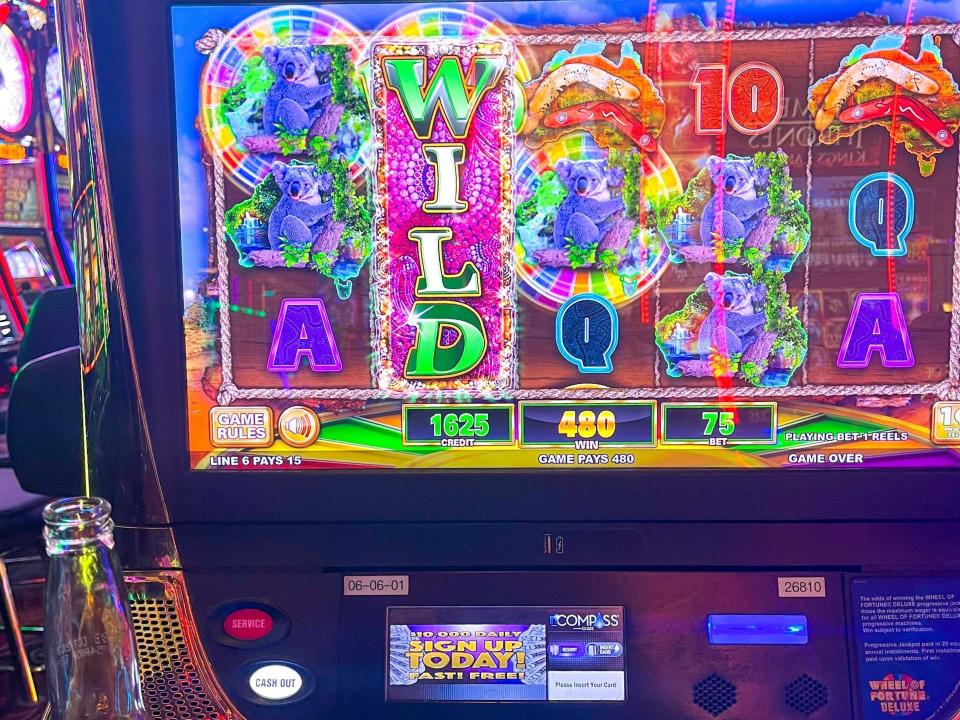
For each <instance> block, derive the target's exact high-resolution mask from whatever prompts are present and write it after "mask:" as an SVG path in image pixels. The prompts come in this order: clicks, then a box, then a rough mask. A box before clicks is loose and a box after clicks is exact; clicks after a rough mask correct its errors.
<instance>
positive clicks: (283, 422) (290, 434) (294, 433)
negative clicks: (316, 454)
mask: <svg viewBox="0 0 960 720" xmlns="http://www.w3.org/2000/svg"><path fill="white" fill-rule="evenodd" d="M277 434H279V435H280V439H281V440H283V441H284V442H285V443H286V444H287V445H290V446H291V447H295V448H305V447H309V446H310V445H313V443H314V442H316V440H317V436H319V435H320V418H318V417H317V414H316V413H315V412H314V411H313V410H311V409H310V408H307V407H302V406H300V405H294V406H293V407H288V408H287V409H286V410H284V411H283V412H282V413H280V419H279V420H278V421H277Z"/></svg>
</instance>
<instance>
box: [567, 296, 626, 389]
mask: <svg viewBox="0 0 960 720" xmlns="http://www.w3.org/2000/svg"><path fill="white" fill-rule="evenodd" d="M556 341H557V350H559V351H560V354H561V355H562V356H563V358H564V360H566V361H567V362H569V363H570V364H571V365H574V366H575V367H576V368H577V370H579V371H580V372H581V373H608V372H611V371H613V359H612V358H613V353H614V351H615V350H616V349H617V344H618V343H619V341H620V318H619V316H618V315H617V311H616V309H615V308H614V307H613V304H612V303H611V302H610V301H609V300H607V299H606V298H605V297H602V296H600V295H597V294H595V293H584V294H583V295H575V296H574V297H572V298H570V299H569V300H567V301H566V302H565V303H564V304H563V305H561V306H560V310H559V311H558V312H557V322H556Z"/></svg>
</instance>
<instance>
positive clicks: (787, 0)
mask: <svg viewBox="0 0 960 720" xmlns="http://www.w3.org/2000/svg"><path fill="white" fill-rule="evenodd" d="M728 2H729V4H730V5H732V6H733V10H734V20H735V21H737V22H755V23H778V24H804V25H808V24H814V23H820V22H831V21H837V20H843V19H846V18H850V17H852V16H854V15H856V14H857V13H860V12H872V13H876V14H878V15H885V16H887V17H889V18H890V21H891V22H892V23H895V24H901V23H904V22H907V19H908V15H912V21H914V22H915V21H917V20H918V19H919V18H922V17H925V16H937V17H941V18H944V19H946V20H950V21H952V22H960V0H912V1H911V0H815V1H814V2H804V1H803V0H728ZM728 2H719V3H718V2H703V1H702V0H685V1H680V2H657V1H656V0H649V2H632V1H630V0H613V1H611V2H600V1H597V0H540V1H538V2H495V3H391V4H386V3H369V4H350V3H324V4H323V7H324V9H325V10H327V11H329V12H334V13H336V14H338V15H340V16H341V17H343V18H344V19H345V20H347V21H348V22H350V23H352V24H353V25H354V26H356V27H358V28H359V29H361V30H367V31H373V30H376V29H377V28H378V27H381V26H383V25H384V24H386V22H387V21H388V20H390V19H392V18H393V17H395V16H398V15H403V14H406V13H407V12H410V11H411V10H413V9H415V8H417V7H437V6H440V7H450V8H461V9H469V10H471V11H473V12H475V13H477V14H479V15H488V14H491V13H495V14H496V15H498V16H500V17H502V18H503V19H504V20H506V21H507V22H510V23H513V24H517V25H530V26H537V25H542V24H555V23H560V24H592V23H602V22H610V21H613V20H618V19H623V18H639V17H644V16H646V15H647V13H648V12H649V11H650V9H651V7H652V8H654V9H655V10H656V12H658V13H665V14H667V15H669V16H671V17H682V16H685V15H695V16H697V17H699V18H700V19H701V20H702V21H703V22H704V23H705V24H710V22H711V21H712V20H713V19H714V18H716V17H717V16H718V15H720V16H721V17H722V16H723V15H724V14H725V13H726V12H727V11H728V7H729V6H728ZM267 7H270V6H267V5H220V6H209V5H207V6H200V5H182V6H175V7H174V8H173V9H172V11H171V12H172V19H173V22H172V27H173V44H174V54H173V56H174V77H175V97H176V118H177V150H178V156H179V162H178V174H179V182H180V224H181V245H182V250H181V251H182V259H183V280H184V290H185V291H187V292H189V291H190V289H191V288H192V287H193V286H194V285H195V280H196V275H197V273H198V272H199V271H200V270H202V269H203V268H204V266H205V264H206V252H207V239H206V235H205V233H206V229H207V223H208V220H209V215H208V212H207V198H206V197H205V192H204V187H205V182H204V177H203V169H202V166H201V163H200V140H199V137H198V135H197V131H196V128H195V122H196V118H197V115H198V112H199V95H200V92H199V87H200V73H201V70H202V68H203V63H204V61H205V60H206V58H205V57H204V56H203V55H201V54H200V53H199V52H197V51H196V50H195V49H194V42H196V40H197V39H198V38H199V37H200V36H201V35H203V33H204V31H206V30H207V29H209V28H222V29H229V28H231V27H233V26H234V25H236V24H238V23H239V22H241V21H242V20H243V19H244V18H246V17H247V16H248V15H252V14H253V13H255V12H258V11H259V10H262V9H265V8H267ZM272 7H276V5H275V4H274V5H272Z"/></svg>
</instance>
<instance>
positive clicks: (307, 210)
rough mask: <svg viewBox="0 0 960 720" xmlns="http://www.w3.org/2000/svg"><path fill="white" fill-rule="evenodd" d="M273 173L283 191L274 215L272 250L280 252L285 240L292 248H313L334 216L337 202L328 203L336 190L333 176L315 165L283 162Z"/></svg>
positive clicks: (269, 230) (270, 232)
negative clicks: (306, 246) (296, 246)
mask: <svg viewBox="0 0 960 720" xmlns="http://www.w3.org/2000/svg"><path fill="white" fill-rule="evenodd" d="M270 171H271V173H272V174H273V177H274V179H275V180H276V181H277V185H279V186H280V190H281V191H282V192H283V195H282V196H281V197H280V200H279V201H278V202H277V204H276V206H275V207H274V208H273V211H272V212H271V213H270V222H269V224H268V226H267V234H268V237H269V238H270V247H271V248H273V249H274V250H279V249H280V245H281V242H282V241H283V240H284V239H285V240H286V242H287V243H289V244H291V245H299V246H304V245H312V244H313V242H314V241H315V240H316V239H317V237H318V236H319V235H320V234H321V233H322V232H323V231H324V229H326V227H327V224H328V221H329V218H330V217H331V215H332V214H333V203H332V202H331V201H328V200H324V196H326V195H329V193H330V192H331V190H333V176H332V175H331V174H330V173H321V172H319V170H317V168H316V167H314V166H312V165H306V164H300V163H292V164H290V165H286V164H285V163H282V162H279V161H277V162H275V163H274V164H273V165H272V166H271V168H270Z"/></svg>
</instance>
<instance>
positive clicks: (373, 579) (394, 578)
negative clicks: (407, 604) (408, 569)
mask: <svg viewBox="0 0 960 720" xmlns="http://www.w3.org/2000/svg"><path fill="white" fill-rule="evenodd" d="M343 594H344V596H347V597H350V596H353V597H362V596H372V595H409V594H410V576H409V575H344V576H343Z"/></svg>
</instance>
